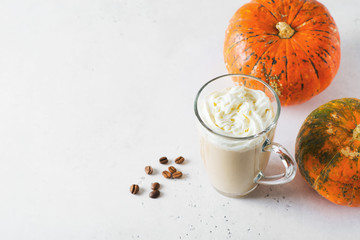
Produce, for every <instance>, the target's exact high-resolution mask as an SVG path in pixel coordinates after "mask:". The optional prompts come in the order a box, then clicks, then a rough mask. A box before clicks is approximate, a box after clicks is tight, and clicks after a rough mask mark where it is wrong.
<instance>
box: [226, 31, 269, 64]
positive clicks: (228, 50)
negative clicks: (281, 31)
mask: <svg viewBox="0 0 360 240" xmlns="http://www.w3.org/2000/svg"><path fill="white" fill-rule="evenodd" d="M271 35H272V34H271ZM259 36H260V35H255V36H250V37H248V38H242V39H241V40H240V41H236V42H234V43H233V44H232V45H231V46H230V47H228V48H227V49H226V53H225V54H226V55H225V59H226V57H227V55H228V54H229V52H230V50H231V49H232V48H234V47H235V46H236V45H238V44H239V43H241V42H242V41H245V40H248V39H249V38H254V37H259ZM264 52H266V50H265V51H264ZM239 57H240V56H237V57H236V58H235V59H234V61H233V63H232V64H231V65H230V67H232V66H233V65H234V63H235V62H236V60H238V58H239Z"/></svg>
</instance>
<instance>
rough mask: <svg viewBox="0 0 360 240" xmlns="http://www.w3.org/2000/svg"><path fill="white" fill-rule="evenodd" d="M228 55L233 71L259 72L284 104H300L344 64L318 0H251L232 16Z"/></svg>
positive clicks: (331, 23)
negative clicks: (341, 63)
mask: <svg viewBox="0 0 360 240" xmlns="http://www.w3.org/2000/svg"><path fill="white" fill-rule="evenodd" d="M224 58H225V64H226V68H227V70H228V71H229V73H242V74H249V75H253V76H255V77H258V78H260V79H262V80H264V81H266V82H267V83H269V84H270V86H272V87H273V88H274V89H275V91H276V92H277V94H278V96H279V98H280V101H281V104H282V105H292V104H298V103H302V102H305V101H307V100H309V99H310V98H311V97H313V96H315V95H317V94H319V93H320V92H321V91H323V90H324V89H325V88H326V87H327V86H328V85H329V84H330V83H331V81H332V79H333V78H334V76H335V74H336V72H337V70H338V68H339V65H340V36H339V32H338V29H337V27H336V24H335V21H334V19H333V18H332V17H331V15H330V13H329V11H328V10H327V9H326V7H325V6H324V5H322V4H321V3H319V2H317V1H315V0H253V1H251V2H250V3H247V4H245V5H243V6H242V7H241V8H240V9H238V11H237V12H236V13H235V15H234V16H233V17H232V19H231V20H230V23H229V26H228V28H227V30H226V36H225V44H224Z"/></svg>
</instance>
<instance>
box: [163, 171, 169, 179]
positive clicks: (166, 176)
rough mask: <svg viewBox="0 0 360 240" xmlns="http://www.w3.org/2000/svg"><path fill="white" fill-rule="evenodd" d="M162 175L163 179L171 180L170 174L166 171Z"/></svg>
mask: <svg viewBox="0 0 360 240" xmlns="http://www.w3.org/2000/svg"><path fill="white" fill-rule="evenodd" d="M162 175H163V176H164V178H171V173H169V172H168V171H163V172H162Z"/></svg>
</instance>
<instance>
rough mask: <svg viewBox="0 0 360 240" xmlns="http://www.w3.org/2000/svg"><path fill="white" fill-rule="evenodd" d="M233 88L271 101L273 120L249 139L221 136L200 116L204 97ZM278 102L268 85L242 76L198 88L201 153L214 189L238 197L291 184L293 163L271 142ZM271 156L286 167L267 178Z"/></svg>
mask: <svg viewBox="0 0 360 240" xmlns="http://www.w3.org/2000/svg"><path fill="white" fill-rule="evenodd" d="M235 85H245V86H246V87H247V88H251V89H256V90H261V91H263V92H264V93H265V94H266V95H267V96H268V97H269V99H270V102H271V105H272V108H273V112H274V118H273V121H272V122H271V124H270V125H269V126H267V127H266V129H264V130H263V131H261V132H258V133H256V134H254V135H252V136H248V137H233V136H228V135H222V134H221V133H218V132H216V131H214V130H213V129H211V128H210V127H209V126H207V124H206V123H205V121H203V119H204V117H203V115H202V112H201V110H202V106H201V104H202V103H203V101H204V98H205V97H206V96H207V95H208V94H210V93H212V92H213V91H216V90H224V89H226V88H229V87H233V86H235ZM280 109H281V105H280V101H279V98H278V96H277V94H276V92H275V91H274V89H272V88H271V87H270V86H269V85H268V84H267V83H265V82H263V81H261V80H260V79H258V78H255V77H252V76H248V75H243V74H227V75H222V76H219V77H217V78H214V79H212V80H210V81H209V82H207V83H206V84H205V85H204V86H203V87H201V88H200V90H199V92H198V94H197V95H196V98H195V105H194V110H195V115H196V117H197V119H198V124H197V125H198V131H199V137H200V152H201V158H202V160H203V162H204V165H205V169H206V172H207V175H208V176H209V178H210V181H211V183H212V185H213V187H214V188H215V189H216V190H217V191H218V192H220V193H221V194H223V195H225V196H229V197H241V196H244V195H246V194H248V193H250V192H252V191H253V190H254V189H255V188H256V187H257V186H258V184H264V185H276V184H283V183H287V182H290V181H291V180H293V179H294V177H295V174H296V163H295V161H294V159H293V157H292V156H291V155H290V154H289V153H288V151H287V150H286V149H285V148H284V147H283V146H282V145H280V144H278V143H274V142H272V140H273V138H274V134H275V128H276V125H277V121H278V119H279V115H280ZM270 153H275V154H277V155H278V156H279V157H280V159H281V160H282V162H283V164H284V166H285V172H284V173H282V174H277V175H272V176H266V175H264V173H263V171H264V169H265V168H266V166H267V164H268V161H269V158H270Z"/></svg>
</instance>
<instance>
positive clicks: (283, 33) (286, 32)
mask: <svg viewBox="0 0 360 240" xmlns="http://www.w3.org/2000/svg"><path fill="white" fill-rule="evenodd" d="M275 27H276V28H277V30H279V34H278V36H279V37H280V38H291V37H292V36H293V35H294V33H295V30H294V29H292V28H291V27H290V25H289V24H287V23H286V22H278V23H277V24H276V26H275Z"/></svg>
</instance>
